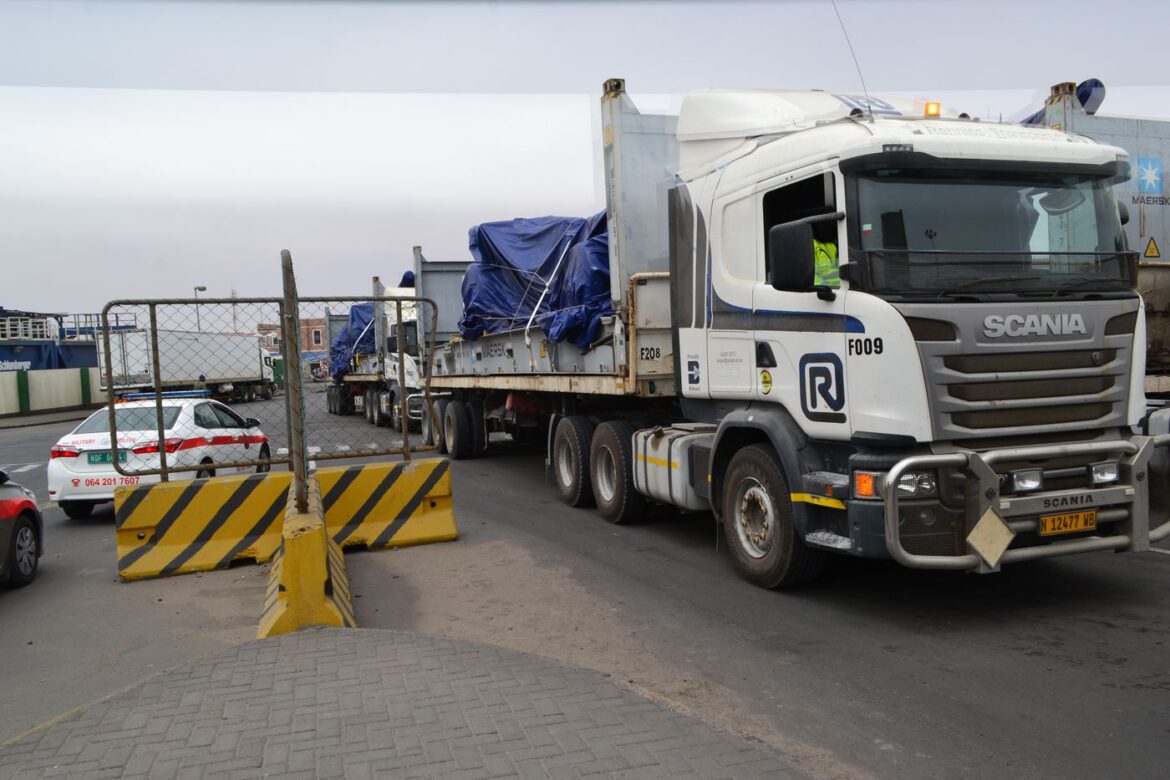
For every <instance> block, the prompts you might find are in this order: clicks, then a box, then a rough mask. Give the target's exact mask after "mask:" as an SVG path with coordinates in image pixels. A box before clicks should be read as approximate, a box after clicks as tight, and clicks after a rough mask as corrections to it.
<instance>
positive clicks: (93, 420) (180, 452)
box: [48, 393, 270, 518]
mask: <svg viewBox="0 0 1170 780" xmlns="http://www.w3.org/2000/svg"><path fill="white" fill-rule="evenodd" d="M163 396H164V397H163V403H162V412H163V429H164V434H163V440H162V442H161V446H162V448H163V450H165V452H166V453H167V466H168V467H176V466H200V467H201V468H199V469H198V470H196V471H181V472H178V473H176V474H173V475H171V479H172V480H174V481H177V480H189V479H196V478H200V477H214V476H215V475H216V464H218V463H231V462H235V461H249V462H251V463H255V464H256V465H255V467H254V468H255V469H256V471H257V472H264V471H268V470H269V468H270V466H269V464H268V463H267V462H266V461H267V460H268V458H269V457H270V450H269V447H268V437H267V436H265V435H264V432H263V431H261V430H260V423H259V421H257V420H255V419H253V418H250V417H249V418H246V419H245V418H243V417H240V416H239V415H238V414H236V413H235V412H234V411H232V410H231V409H229V408H228V407H227V406H224V405H223V404H221V403H219V402H218V401H214V400H212V399H210V398H208V397H206V394H200V393H176V394H168V393H164V394H163ZM175 396H181V397H175ZM151 399H153V396H151ZM114 417H115V425H116V429H117V432H118V460H119V462H120V463H121V464H122V469H123V470H124V471H130V472H133V471H137V470H142V469H157V468H158V467H159V462H160V460H161V458H160V456H159V446H160V442H159V437H158V419H157V412H156V406H155V401H154V400H135V401H123V402H120V403H118V404H116V405H115V407H114ZM249 468H250V467H249V466H236V467H231V471H232V472H233V473H234V472H235V471H244V470H247V469H249ZM220 471H222V469H220ZM48 478H49V498H50V499H51V500H53V501H56V502H57V503H58V504H59V505H60V506H61V509H62V510H64V512H65V514H66V515H68V516H69V517H72V518H79V517H87V516H88V515H89V513H90V512H92V511H93V508H94V506H95V505H96V504H99V503H101V502H103V501H112V500H113V498H114V489H115V488H118V487H121V486H132V485H144V484H148V483H152V482H158V481H159V477H158V475H157V474H142V475H138V476H131V475H126V474H122V473H119V472H118V470H117V469H115V468H114V464H113V455H112V451H111V447H110V418H109V411H108V410H107V409H100V410H98V411H96V412H94V413H93V414H92V415H90V417H89V418H88V419H87V420H85V422H83V423H82V424H81V425H79V426H77V428H76V429H74V431H73V432H72V433H70V434H68V435H66V436H63V437H61V440H60V441H58V442H57V443H56V444H55V445H54V446H53V448H52V449H51V450H50V451H49V468H48Z"/></svg>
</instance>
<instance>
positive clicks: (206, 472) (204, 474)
mask: <svg viewBox="0 0 1170 780" xmlns="http://www.w3.org/2000/svg"><path fill="white" fill-rule="evenodd" d="M199 465H201V466H206V467H207V468H202V469H199V470H198V471H196V472H195V479H207V478H208V477H214V476H215V469H213V468H211V466H212V461H210V460H205V461H203V462H202V463H200V464H199Z"/></svg>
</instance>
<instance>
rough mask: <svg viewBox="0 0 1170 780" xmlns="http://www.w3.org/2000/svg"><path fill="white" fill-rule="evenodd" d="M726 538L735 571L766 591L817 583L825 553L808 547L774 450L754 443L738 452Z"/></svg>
mask: <svg viewBox="0 0 1170 780" xmlns="http://www.w3.org/2000/svg"><path fill="white" fill-rule="evenodd" d="M722 505H723V516H722V520H723V535H724V538H726V539H727V544H728V546H729V547H730V548H731V554H732V558H733V560H734V561H735V568H736V569H738V570H739V572H740V574H742V575H743V576H744V577H745V578H746V579H748V580H749V581H751V582H754V583H755V584H756V585H760V586H762V587H765V588H788V587H794V586H796V585H803V584H804V583H806V582H811V581H812V580H813V579H815V578H816V577H817V575H818V574H820V573H821V569H823V568H824V565H825V557H826V556H825V553H824V552H822V551H821V550H815V549H812V548H810V547H808V546H807V545H806V544H805V543H804V540H803V539H801V538H800V537H799V535H798V534H797V532H796V526H795V524H794V523H793V520H792V499H791V498H790V496H789V492H788V481H787V480H785V478H784V473H783V472H782V471H781V468H780V463H779V462H778V461H777V460H776V456H775V455H774V454H773V453H772V450H771V448H769V447H768V446H766V445H762V444H753V445H752V446H750V447H744V448H743V449H742V450H740V451H739V452H737V453H736V454H735V455H734V456H733V457H732V459H731V463H729V464H728V466H727V476H726V477H725V478H724V481H723V500H722Z"/></svg>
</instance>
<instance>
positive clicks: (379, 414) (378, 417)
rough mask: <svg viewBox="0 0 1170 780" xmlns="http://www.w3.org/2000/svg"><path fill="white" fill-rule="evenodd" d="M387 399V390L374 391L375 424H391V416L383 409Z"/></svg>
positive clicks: (380, 425) (382, 425)
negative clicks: (383, 403)
mask: <svg viewBox="0 0 1170 780" xmlns="http://www.w3.org/2000/svg"><path fill="white" fill-rule="evenodd" d="M384 400H386V391H385V390H379V391H378V392H376V393H374V425H376V426H377V427H379V428H385V427H386V426H387V425H389V424H390V416H389V415H388V414H386V412H383V411H382V402H383V401H384Z"/></svg>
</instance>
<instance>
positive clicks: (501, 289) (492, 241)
mask: <svg viewBox="0 0 1170 780" xmlns="http://www.w3.org/2000/svg"><path fill="white" fill-rule="evenodd" d="M605 217H606V215H605V212H604V211H602V212H600V213H598V214H595V215H594V216H592V217H589V218H588V219H585V218H581V217H538V218H535V219H513V220H508V221H504V222H487V223H484V224H482V225H476V226H475V227H473V228H471V230H470V231H469V248H470V250H471V255H472V257H473V258H474V262H473V263H472V264H471V266H469V267H468V269H467V273H466V275H465V276H464V278H463V317H462V319H461V320H460V321H459V332H460V334H461V335H462V336H463V338H465V339H468V340H475V339H477V338H479V337H480V336H481V335H483V334H484V333H498V332H505V331H510V330H516V329H518V328H527V327H528V325H529V324H530V323H532V324H535V325H536V326H537V327H539V328H540V329H541V330H543V331H544V333H545V335H546V336H547V337H548V339H549V340H550V341H554V342H557V341H566V340H567V341H569V342H570V343H572V344H574V345H575V346H577V347H578V348H580V349H586V348H587V347H588V346H589V345H590V344H591V343H592V342H593V340H594V339H596V338H597V335H598V334H599V333H600V332H601V318H602V317H606V316H612V315H613V304H612V303H611V301H610V279H609V241H608V235H607V233H606V219H605ZM534 315H535V316H534Z"/></svg>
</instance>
